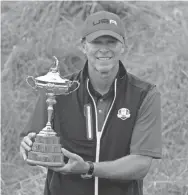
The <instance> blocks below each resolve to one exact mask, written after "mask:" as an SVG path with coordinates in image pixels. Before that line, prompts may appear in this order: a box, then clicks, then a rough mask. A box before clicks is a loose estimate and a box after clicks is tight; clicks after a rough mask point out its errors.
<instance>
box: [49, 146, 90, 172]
mask: <svg viewBox="0 0 188 195" xmlns="http://www.w3.org/2000/svg"><path fill="white" fill-rule="evenodd" d="M61 150H62V152H63V154H64V155H65V156H66V157H68V158H69V160H68V163H67V164H65V165H64V166H62V167H48V168H49V169H51V170H53V171H55V172H60V173H62V174H84V173H87V172H88V170H89V164H88V163H87V162H85V161H84V160H83V158H82V157H81V156H79V155H77V154H74V153H71V152H69V151H68V150H66V149H64V148H62V149H61Z"/></svg>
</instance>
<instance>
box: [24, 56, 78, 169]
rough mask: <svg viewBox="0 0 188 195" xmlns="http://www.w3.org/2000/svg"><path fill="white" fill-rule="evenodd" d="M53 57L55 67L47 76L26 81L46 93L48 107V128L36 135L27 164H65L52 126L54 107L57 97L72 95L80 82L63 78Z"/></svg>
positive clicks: (57, 62)
mask: <svg viewBox="0 0 188 195" xmlns="http://www.w3.org/2000/svg"><path fill="white" fill-rule="evenodd" d="M53 57H54V58H55V67H52V68H50V70H49V72H48V73H47V74H46V75H44V76H39V77H37V78H33V77H32V76H28V77H27V79H26V81H27V83H28V84H29V85H30V86H31V87H32V88H34V89H39V90H40V89H42V90H45V91H46V95H47V100H46V103H47V105H48V108H47V112H48V121H47V124H46V127H44V128H43V129H42V130H41V131H40V132H39V133H38V134H37V135H36V138H35V141H34V143H33V146H32V149H31V151H29V152H28V158H27V162H28V163H29V164H34V165H41V166H62V165H63V164H64V158H63V153H62V152H61V144H60V138H59V137H58V136H57V133H56V132H55V131H54V130H53V129H52V125H51V120H52V114H53V112H54V109H53V105H54V104H56V100H55V97H56V96H57V95H67V94H70V93H72V92H73V91H75V90H77V89H78V88H79V85H80V84H79V82H78V81H70V80H68V79H65V78H62V77H61V76H60V73H59V68H58V64H59V61H58V59H57V58H56V57H55V56H53ZM75 84H76V85H75ZM73 86H75V87H73ZM72 88H74V89H72Z"/></svg>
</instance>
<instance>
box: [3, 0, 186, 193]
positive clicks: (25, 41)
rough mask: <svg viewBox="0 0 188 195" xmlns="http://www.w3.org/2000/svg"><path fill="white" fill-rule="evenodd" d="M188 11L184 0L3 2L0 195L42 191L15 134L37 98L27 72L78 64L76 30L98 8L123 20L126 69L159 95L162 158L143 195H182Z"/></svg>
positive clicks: (41, 174)
mask: <svg viewBox="0 0 188 195" xmlns="http://www.w3.org/2000/svg"><path fill="white" fill-rule="evenodd" d="M187 9H188V3H187V2H172V1H171V2H145V1H143V2H140V1H138V2H137V1H130V2H128V1H121V2H115V1H17V2H15V1H14V2H13V1H12V2H11V1H3V2H2V3H1V12H2V13H1V26H2V28H1V46H2V47H1V57H2V59H1V64H2V66H1V71H2V135H1V136H2V139H1V141H2V142H1V143H2V144H1V146H2V178H1V185H2V194H4V195H9V194H11V193H13V194H15V195H24V194H27V195H28V194H32V195H33V194H36V195H38V194H41V193H42V191H43V184H44V180H45V175H46V170H45V169H42V168H41V167H29V166H28V165H26V164H25V163H24V162H23V161H22V160H21V158H20V156H19V144H20V138H19V135H20V133H21V132H22V131H23V129H24V127H25V124H26V123H27V121H28V119H29V117H30V114H31V112H32V110H33V108H34V104H35V102H36V98H37V96H38V93H37V92H35V91H32V90H31V89H30V88H29V87H28V86H27V84H26V82H25V78H26V76H27V75H32V76H39V75H42V74H44V73H46V72H47V71H48V69H49V67H50V66H51V64H52V56H53V55H55V56H57V57H58V59H59V60H60V65H61V69H60V71H61V74H62V75H66V74H69V73H71V72H74V71H76V70H79V69H81V68H82V67H83V64H84V61H85V56H84V54H83V53H82V52H81V51H80V41H79V33H78V32H79V30H80V27H81V26H82V24H83V21H84V19H85V18H86V17H87V16H88V15H89V14H91V13H93V12H96V11H99V10H108V11H112V12H114V13H117V14H118V15H119V16H120V17H121V18H122V20H123V21H124V24H125V27H126V37H127V42H126V44H127V52H126V53H125V55H124V56H123V58H122V61H123V62H124V64H125V66H126V68H127V70H128V71H130V72H132V73H134V74H135V75H137V76H139V77H140V78H142V79H145V80H147V81H150V82H152V83H155V84H156V85H157V86H158V89H159V90H160V92H161V98H162V114H163V130H162V134H163V160H155V162H154V163H153V165H152V167H151V169H150V172H149V174H148V175H147V177H146V179H145V183H144V192H145V194H148V195H151V194H152V195H154V194H156V195H168V194H169V195H171V194H172V195H177V194H178V195H185V194H188V185H187V183H188V144H187V143H188V131H187V130H188V100H187V97H188V90H187V88H188V66H187V64H188V54H187V51H188V46H187V45H188V26H187V25H188V23H187V21H188V14H187V12H186V10H187Z"/></svg>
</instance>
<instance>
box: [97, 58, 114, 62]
mask: <svg viewBox="0 0 188 195" xmlns="http://www.w3.org/2000/svg"><path fill="white" fill-rule="evenodd" d="M97 59H98V60H103V61H106V60H110V59H111V57H97Z"/></svg>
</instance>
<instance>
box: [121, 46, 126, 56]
mask: <svg viewBox="0 0 188 195" xmlns="http://www.w3.org/2000/svg"><path fill="white" fill-rule="evenodd" d="M124 51H125V48H124V45H122V48H121V54H123V53H124Z"/></svg>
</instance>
